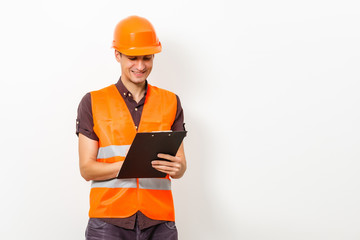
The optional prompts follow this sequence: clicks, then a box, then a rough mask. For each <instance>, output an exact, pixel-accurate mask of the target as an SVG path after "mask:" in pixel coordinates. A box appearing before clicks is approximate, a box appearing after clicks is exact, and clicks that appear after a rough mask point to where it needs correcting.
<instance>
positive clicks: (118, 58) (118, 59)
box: [115, 50, 121, 62]
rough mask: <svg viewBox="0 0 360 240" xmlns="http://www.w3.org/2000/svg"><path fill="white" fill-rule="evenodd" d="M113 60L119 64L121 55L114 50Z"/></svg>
mask: <svg viewBox="0 0 360 240" xmlns="http://www.w3.org/2000/svg"><path fill="white" fill-rule="evenodd" d="M115 59H116V61H117V62H120V60H121V53H120V52H119V51H117V50H115Z"/></svg>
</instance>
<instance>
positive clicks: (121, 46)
mask: <svg viewBox="0 0 360 240" xmlns="http://www.w3.org/2000/svg"><path fill="white" fill-rule="evenodd" d="M112 47H113V48H115V49H116V50H118V51H119V52H121V53H123V54H125V55H129V56H140V55H150V54H155V53H159V52H161V43H160V41H159V39H158V37H157V36H156V33H155V29H154V27H153V25H152V24H151V23H150V22H149V21H148V20H147V19H146V18H143V17H138V16H130V17H127V18H125V19H123V20H121V21H120V22H119V23H118V24H117V25H116V27H115V32H114V41H113V43H112Z"/></svg>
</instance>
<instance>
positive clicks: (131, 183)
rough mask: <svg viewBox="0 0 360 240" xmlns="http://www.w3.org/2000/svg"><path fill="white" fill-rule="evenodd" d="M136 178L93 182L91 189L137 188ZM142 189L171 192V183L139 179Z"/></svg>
mask: <svg viewBox="0 0 360 240" xmlns="http://www.w3.org/2000/svg"><path fill="white" fill-rule="evenodd" d="M136 187H137V184H136V178H125V179H111V180H107V181H92V183H91V188H136ZM139 188H140V189H151V190H171V181H170V179H167V178H139Z"/></svg>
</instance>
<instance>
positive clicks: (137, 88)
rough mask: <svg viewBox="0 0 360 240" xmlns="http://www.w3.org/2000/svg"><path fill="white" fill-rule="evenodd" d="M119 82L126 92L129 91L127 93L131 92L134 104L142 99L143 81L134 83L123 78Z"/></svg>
mask: <svg viewBox="0 0 360 240" xmlns="http://www.w3.org/2000/svg"><path fill="white" fill-rule="evenodd" d="M121 81H122V83H123V84H124V86H125V87H126V88H127V90H129V92H131V94H132V96H133V99H134V100H135V101H136V102H139V101H140V100H141V99H142V98H143V97H144V94H145V81H143V82H141V83H134V82H131V81H129V80H127V79H125V78H121Z"/></svg>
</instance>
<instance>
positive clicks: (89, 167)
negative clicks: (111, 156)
mask: <svg viewBox="0 0 360 240" xmlns="http://www.w3.org/2000/svg"><path fill="white" fill-rule="evenodd" d="M122 164H123V162H122V161H121V162H115V163H103V162H96V161H91V162H88V163H87V164H86V165H83V166H80V172H81V176H82V177H83V178H84V179H85V180H86V181H90V180H107V179H111V178H115V177H116V176H117V174H118V172H119V170H120V168H121V166H122Z"/></svg>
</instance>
